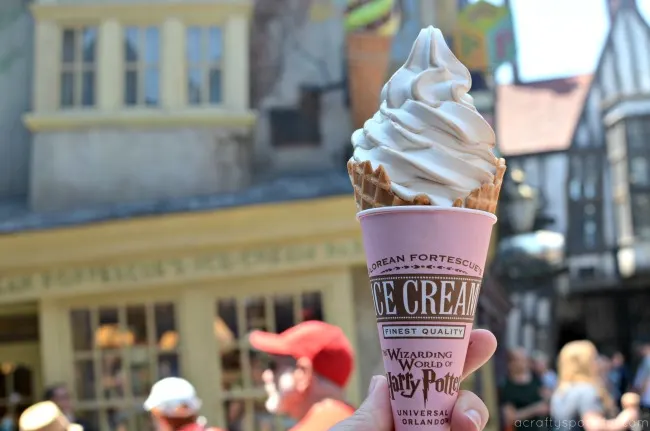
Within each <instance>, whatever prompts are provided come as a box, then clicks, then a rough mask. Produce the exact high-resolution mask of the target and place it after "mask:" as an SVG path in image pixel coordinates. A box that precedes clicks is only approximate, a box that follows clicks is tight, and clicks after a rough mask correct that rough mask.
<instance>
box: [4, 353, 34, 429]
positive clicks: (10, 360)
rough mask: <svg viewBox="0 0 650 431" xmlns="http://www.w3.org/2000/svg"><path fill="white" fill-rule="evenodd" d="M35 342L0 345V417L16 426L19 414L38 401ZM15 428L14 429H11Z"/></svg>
mask: <svg viewBox="0 0 650 431" xmlns="http://www.w3.org/2000/svg"><path fill="white" fill-rule="evenodd" d="M40 372H41V365H40V349H39V344H38V342H27V343H7V344H0V418H2V420H3V421H4V420H9V419H13V420H14V423H15V424H17V423H18V417H19V416H20V414H21V413H22V412H23V410H25V409H26V408H27V407H29V406H30V405H31V404H33V403H34V402H37V401H39V400H40V398H41V375H40ZM14 429H16V428H14Z"/></svg>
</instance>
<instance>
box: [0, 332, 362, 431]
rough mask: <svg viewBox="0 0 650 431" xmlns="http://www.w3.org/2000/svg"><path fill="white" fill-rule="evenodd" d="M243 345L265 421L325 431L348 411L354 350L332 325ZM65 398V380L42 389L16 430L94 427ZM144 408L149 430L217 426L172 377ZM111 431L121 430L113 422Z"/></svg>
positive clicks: (255, 337) (235, 427)
mask: <svg viewBox="0 0 650 431" xmlns="http://www.w3.org/2000/svg"><path fill="white" fill-rule="evenodd" d="M249 342H250V344H251V346H252V347H253V348H254V349H255V350H256V351H257V352H258V354H260V355H265V356H266V357H267V360H266V361H265V364H264V367H263V371H262V373H261V380H262V382H263V385H264V389H265V391H266V394H267V399H266V405H265V407H266V410H267V412H268V417H269V418H275V417H279V418H282V419H283V420H284V418H286V421H285V423H284V426H283V429H287V428H290V429H291V430H292V431H307V430H308V431H326V430H329V429H330V428H331V427H333V426H334V425H335V424H337V423H339V422H341V421H342V420H344V419H346V418H348V417H350V416H351V415H352V414H353V413H354V411H355V408H354V407H352V406H351V405H350V404H348V403H347V402H346V401H345V390H344V388H345V386H346V384H347V382H348V380H349V378H350V375H351V374H352V370H353V368H354V353H353V350H352V346H351V344H350V342H349V340H348V339H347V338H346V336H345V335H344V333H343V331H342V330H341V329H340V328H339V327H337V326H333V325H330V324H328V323H325V322H321V321H316V320H312V321H306V322H302V323H300V324H298V325H295V326H293V327H291V328H289V329H288V330H286V331H284V332H282V333H280V334H275V333H270V332H264V331H253V332H252V333H251V334H250V336H249ZM70 395H71V394H70V392H69V391H68V388H67V387H66V386H65V385H54V386H52V387H50V388H48V389H47V390H46V392H45V396H44V401H41V402H39V403H36V404H34V405H32V406H31V407H29V408H28V409H26V410H25V411H24V412H23V413H22V415H21V416H20V419H19V421H18V422H19V424H18V429H19V430H20V431H99V430H97V429H95V427H94V426H93V424H89V423H86V422H85V421H84V420H83V419H81V418H79V417H77V416H76V415H75V412H74V406H73V405H72V402H71V400H72V398H71V396H70ZM236 406H237V404H236V403H231V404H230V405H229V408H228V409H227V410H228V411H227V412H225V413H226V415H227V416H230V413H231V411H230V410H232V409H234V408H235V407H236ZM143 408H144V410H145V411H147V412H148V413H149V415H150V419H151V423H150V429H153V430H156V431H219V429H218V428H214V427H210V426H209V425H208V424H207V422H206V419H205V418H204V417H203V416H202V415H201V412H202V411H205V409H209V408H211V406H202V402H201V399H200V398H199V397H198V396H197V392H196V390H195V387H194V386H193V385H192V384H191V383H190V382H189V381H187V380H185V379H182V378H179V377H166V378H163V379H162V380H160V381H158V382H157V383H155V384H154V385H153V386H152V388H151V391H150V393H149V396H148V398H147V399H146V401H145V403H144V406H143ZM229 422H230V421H229ZM230 427H232V429H231V428H230ZM114 428H115V429H116V430H117V431H126V429H127V428H126V425H120V424H117V426H116V427H114ZM15 429H16V427H15V426H14V424H12V423H6V424H5V426H4V428H2V426H1V425H0V431H14V430H15ZM240 429H242V428H241V425H240V424H237V423H234V424H232V423H231V424H230V425H229V429H228V431H239V430H240ZM272 429H274V427H273V421H269V420H267V421H266V422H261V423H258V424H257V426H256V430H258V431H266V430H269V431H270V430H272ZM138 431H146V430H138ZM224 431H225V430H224Z"/></svg>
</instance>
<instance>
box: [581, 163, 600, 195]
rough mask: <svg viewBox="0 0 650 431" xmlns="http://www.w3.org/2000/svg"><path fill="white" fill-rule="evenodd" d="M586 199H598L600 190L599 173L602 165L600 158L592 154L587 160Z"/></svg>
mask: <svg viewBox="0 0 650 431" xmlns="http://www.w3.org/2000/svg"><path fill="white" fill-rule="evenodd" d="M585 168H586V169H585V171H586V172H585V181H584V198H585V199H596V197H597V189H598V172H599V171H600V163H599V158H598V156H596V155H594V154H591V155H588V156H587V157H586V159H585Z"/></svg>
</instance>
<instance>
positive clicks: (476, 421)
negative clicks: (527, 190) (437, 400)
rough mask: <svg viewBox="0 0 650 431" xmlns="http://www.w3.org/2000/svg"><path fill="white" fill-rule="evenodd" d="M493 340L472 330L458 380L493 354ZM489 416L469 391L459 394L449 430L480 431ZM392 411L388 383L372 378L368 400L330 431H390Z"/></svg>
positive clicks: (480, 331)
mask: <svg viewBox="0 0 650 431" xmlns="http://www.w3.org/2000/svg"><path fill="white" fill-rule="evenodd" d="M496 348H497V340H496V338H494V335H493V334H492V333H491V332H490V331H486V330H483V329H476V330H474V331H472V333H471V334H470V337H469V348H468V349H467V358H466V359H465V369H464V370H463V376H462V378H463V379H465V378H466V377H467V376H468V375H469V374H471V373H473V372H474V371H476V370H477V369H479V368H480V367H481V366H482V365H483V364H485V363H486V362H487V361H488V360H489V359H490V358H491V357H492V355H493V354H494V351H495V350H496ZM489 417H490V415H489V413H488V409H487V407H486V406H485V404H484V403H483V401H481V399H480V398H479V397H478V396H476V394H474V393H472V392H469V391H460V393H459V395H458V400H457V401H456V404H455V405H454V411H453V412H452V415H451V429H452V431H482V430H483V428H485V425H486V424H487V421H488V418H489ZM393 429H394V427H393V412H392V410H391V407H390V399H389V396H388V382H387V381H386V378H385V377H384V376H375V377H373V378H372V381H371V382H370V389H369V390H368V398H366V400H365V401H364V402H363V404H362V405H361V407H359V409H358V410H357V411H356V412H355V413H354V415H352V416H351V417H349V418H348V419H346V420H344V421H343V422H341V423H339V424H338V425H336V426H334V428H332V429H330V431H392V430H393Z"/></svg>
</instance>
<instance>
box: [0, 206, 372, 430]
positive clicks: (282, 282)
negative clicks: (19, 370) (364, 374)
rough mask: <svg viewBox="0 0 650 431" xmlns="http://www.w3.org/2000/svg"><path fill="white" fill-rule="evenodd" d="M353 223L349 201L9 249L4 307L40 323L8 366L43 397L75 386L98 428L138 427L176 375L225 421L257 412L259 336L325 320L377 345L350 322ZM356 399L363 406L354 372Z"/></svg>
mask: <svg viewBox="0 0 650 431" xmlns="http://www.w3.org/2000/svg"><path fill="white" fill-rule="evenodd" d="M354 213H355V209H354V204H353V202H352V199H351V198H350V197H348V196H343V197H340V198H332V199H320V200H317V201H304V202H300V203H288V204H282V205H270V206H259V207H246V208H238V209H233V210H224V211H217V212H212V213H201V214H182V215H170V216H166V217H159V218H151V219H149V218H142V219H135V220H130V221H125V222H114V223H106V224H102V225H93V226H85V227H75V228H70V229H57V230H51V231H42V232H33V233H25V234H21V235H16V236H5V237H1V238H0V250H2V251H1V252H0V253H1V255H0V262H1V269H0V274H2V275H1V276H0V292H1V293H0V298H1V299H0V301H2V303H3V308H2V309H3V311H4V312H5V313H7V314H11V313H14V314H16V313H18V314H25V313H30V312H31V313H34V315H35V316H36V315H37V316H38V320H39V340H38V342H32V343H27V344H22V345H20V346H18V345H11V346H9V347H7V348H3V347H0V363H13V364H19V365H23V366H27V367H29V369H30V370H31V371H33V373H34V381H33V384H34V386H35V387H34V392H35V393H38V391H39V390H40V389H41V388H42V387H43V385H44V384H46V383H47V384H52V383H55V382H65V383H67V384H68V385H69V387H70V388H71V390H72V393H73V396H74V399H75V401H76V406H77V408H78V409H79V412H80V415H81V416H84V417H88V418H89V419H90V420H91V421H93V422H99V423H100V424H103V427H102V429H110V428H109V426H110V425H111V423H112V421H114V420H116V418H115V417H114V416H116V415H117V413H118V412H119V413H120V414H124V416H125V417H126V418H127V419H126V421H127V423H129V424H130V426H129V427H128V429H142V428H141V426H142V425H138V423H137V422H136V421H137V420H139V419H142V420H144V418H143V413H142V408H141V405H142V402H143V401H144V398H145V396H146V394H147V391H148V389H149V385H150V384H151V383H153V381H155V379H157V378H160V377H164V376H166V375H172V374H180V375H183V376H185V377H187V378H188V379H190V380H191V381H192V382H194V384H195V385H196V387H197V390H198V391H199V393H200V395H201V397H202V399H203V402H204V409H205V413H206V416H207V417H208V418H209V419H210V420H212V421H214V422H215V423H219V424H225V423H226V422H227V421H228V418H227V417H226V416H227V414H228V412H227V409H228V405H229V404H232V402H239V401H241V403H242V405H243V406H244V408H245V409H247V410H248V411H249V413H252V412H253V411H254V410H255V407H256V406H255V403H258V404H259V402H260V401H263V400H264V393H263V390H262V389H261V386H260V381H259V379H258V378H256V376H255V372H256V371H259V368H258V369H257V370H256V369H255V367H256V365H257V366H261V365H262V364H256V363H253V362H254V361H256V360H257V358H255V357H253V356H251V353H250V349H249V346H248V343H247V340H246V334H247V333H248V332H249V331H250V330H252V329H258V328H260V329H267V330H271V331H274V330H279V329H282V328H280V326H281V327H287V326H288V325H291V324H294V323H296V322H299V321H301V320H303V319H305V318H322V319H324V320H326V321H329V322H332V323H334V324H337V325H340V326H341V327H342V328H343V329H344V330H345V332H346V333H347V335H348V336H349V337H350V339H351V341H352V342H353V344H355V345H358V344H357V329H362V330H364V331H365V330H368V331H371V332H372V333H374V334H376V327H375V326H374V324H373V323H372V321H371V322H370V324H369V325H368V327H367V328H365V327H364V328H358V326H357V323H358V322H357V320H358V317H359V316H356V317H355V312H354V304H355V291H354V282H355V277H359V275H358V272H359V270H361V271H363V268H364V256H363V251H362V247H361V243H360V235H359V231H358V226H357V223H356V221H355V217H354ZM364 287H365V286H364ZM364 291H365V290H364ZM358 293H359V292H357V293H356V294H357V295H358ZM369 300H370V298H369V295H368V298H367V301H364V302H368V301H369ZM367 308H368V310H367V311H368V315H370V313H371V312H372V307H371V306H368V307H367ZM306 313H307V314H306ZM380 358H381V357H380V356H379V355H378V356H377V357H376V359H377V360H380ZM374 362H375V363H373V364H372V367H374V368H376V365H377V363H376V362H377V361H374ZM362 366H367V364H364V359H363V355H362V356H361V359H360V363H359V364H358V365H357V368H359V367H362ZM348 391H349V392H348V394H349V397H350V399H351V400H353V401H355V402H358V401H359V400H360V399H361V397H362V393H361V387H360V384H359V373H358V372H357V373H355V377H354V378H353V380H352V382H351V384H350V387H349V389H348ZM257 407H258V410H259V406H257ZM244 417H245V418H247V420H249V421H251V420H253V419H254V417H255V416H254V415H253V414H249V415H244ZM231 420H232V419H231ZM129 421H130V422H129ZM247 425H248V426H246V427H245V429H259V428H258V427H256V426H255V425H254V424H253V423H249V424H247Z"/></svg>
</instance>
